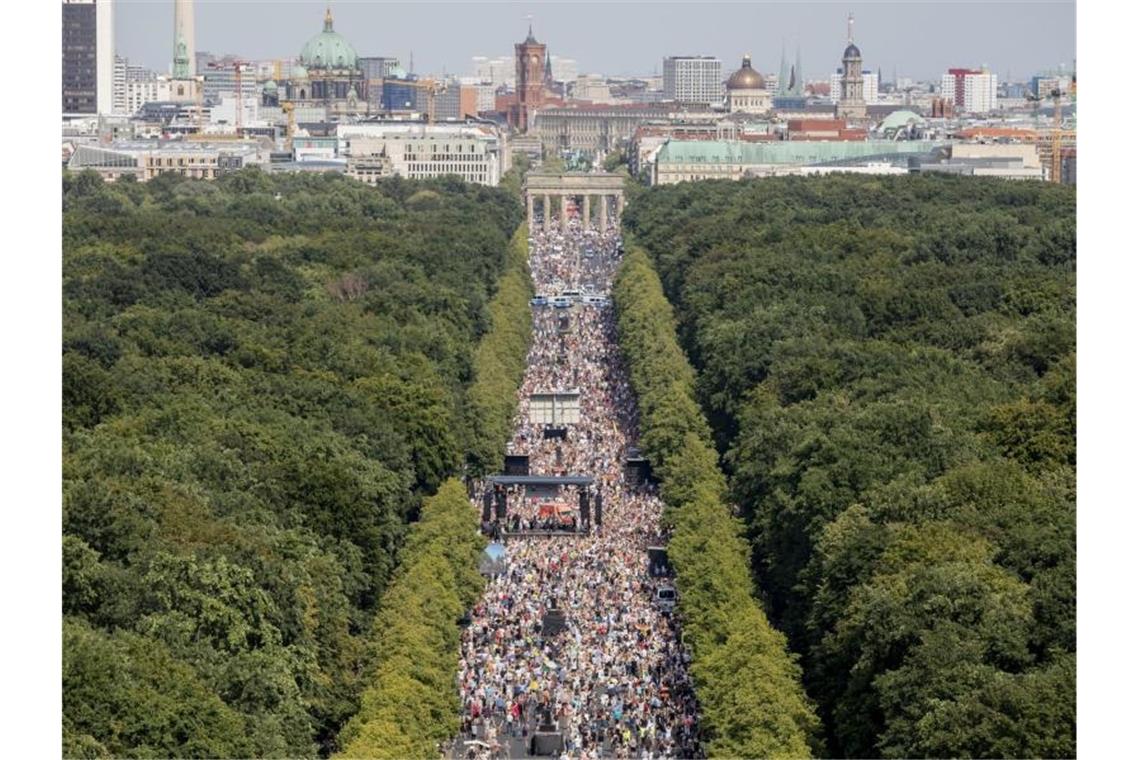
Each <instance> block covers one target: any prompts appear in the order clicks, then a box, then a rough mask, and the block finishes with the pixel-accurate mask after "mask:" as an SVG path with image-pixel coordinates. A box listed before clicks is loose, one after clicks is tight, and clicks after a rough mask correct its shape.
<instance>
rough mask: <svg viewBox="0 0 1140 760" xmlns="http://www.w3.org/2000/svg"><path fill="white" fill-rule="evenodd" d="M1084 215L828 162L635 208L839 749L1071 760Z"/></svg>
mask: <svg viewBox="0 0 1140 760" xmlns="http://www.w3.org/2000/svg"><path fill="white" fill-rule="evenodd" d="M1075 205H1076V204H1075V193H1074V191H1073V190H1072V189H1071V188H1066V187H1060V186H1053V185H1043V184H1040V183H1015V182H1006V181H1000V180H982V179H975V178H960V177H945V176H943V177H891V178H880V177H874V178H870V177H853V176H845V177H844V176H836V177H828V178H811V179H804V178H786V179H764V180H755V181H743V182H739V183H733V182H700V183H684V184H680V185H675V186H671V187H660V188H655V189H653V190H652V191H650V192H645V193H642V194H639V196H638V198H637V199H636V200H635V201H634V202H633V203H631V204H630V205H629V206H627V208H626V211H625V215H624V220H625V224H626V226H627V230H628V231H629V233H631V234H632V235H633V237H634V239H635V240H636V241H637V242H638V243H639V244H641V245H644V246H645V248H646V249H647V250H648V252H649V254H650V258H651V259H652V262H653V265H654V266H655V267H656V269H657V271H658V273H659V274H660V277H661V280H662V282H663V285H664V291H665V294H666V295H667V296H668V298H669V300H670V301H671V302H672V304H673V305H674V308H675V310H676V314H677V320H678V333H679V336H680V341H681V345H682V347H683V348H684V350H685V353H686V354H687V356H688V358H689V359H690V361H691V362H692V364H693V366H694V368H695V370H696V389H697V390H696V397H697V400H698V401H699V402H700V404H701V406H702V407H703V409H704V411H705V413H706V415H707V418H708V419H709V421H710V422H711V425H712V428H713V430H712V432H713V436H714V440H715V443H716V447H717V449H718V450H719V454H720V455H721V457H720V460H721V465H722V467H723V469H724V470H725V472H726V473H727V475H728V482H729V494H730V498H731V501H733V502H734V503H735V504H736V505H738V508H739V510H740V514H741V517H742V518H743V520H744V521H745V523H746V526H747V530H748V536H749V538H750V540H751V545H752V570H753V574H754V578H755V580H756V581H757V585H758V587H759V588H760V589H761V591H762V598H763V600H764V603H765V605H766V608H767V609H768V611H769V614H770V616H771V618H772V620H773V622H774V623H776V624H777V626H778V627H779V628H780V629H781V630H782V631H783V632H784V633H785V634H786V635H787V636H788V639H789V641H790V643H791V646H792V647H793V649H794V650H795V651H797V652H798V653H799V654H800V655H801V658H802V659H801V663H802V665H803V670H804V679H805V684H806V686H807V690H808V694H809V696H810V697H811V698H812V699H813V700H814V701H815V702H816V704H817V706H818V711H819V715H820V718H821V719H822V721H823V726H824V733H825V740H826V743H827V746H826V752H827V753H828V754H832V755H838V756H847V757H867V756H886V757H914V756H941V757H1033V756H1042V757H1067V756H1073V755H1075V753H1076V744H1075V739H1076V720H1075V712H1076V693H1075V692H1076V664H1075V660H1076V617H1075V613H1076V579H1075V573H1076V570H1075V568H1076V557H1075V554H1076V539H1075V534H1076V512H1075V479H1076V478H1075V464H1076V455H1075V448H1076V447H1075V441H1076V430H1075V421H1076V395H1075V385H1076V377H1075V374H1076V373H1075V350H1076V346H1075V343H1076V338H1075V335H1076V330H1075V314H1076V296H1075V280H1076V233H1075V231H1076V221H1075ZM646 435H647V436H648V435H649V434H648V432H647V434H646ZM672 551H673V549H672V548H671V552H672ZM683 598H684V597H683V596H682V599H683Z"/></svg>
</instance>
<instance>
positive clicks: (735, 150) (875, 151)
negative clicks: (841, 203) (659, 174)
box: [657, 140, 941, 165]
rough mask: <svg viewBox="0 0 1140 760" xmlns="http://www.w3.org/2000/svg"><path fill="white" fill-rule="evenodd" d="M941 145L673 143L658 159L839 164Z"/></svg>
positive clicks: (877, 142)
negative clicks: (839, 162)
mask: <svg viewBox="0 0 1140 760" xmlns="http://www.w3.org/2000/svg"><path fill="white" fill-rule="evenodd" d="M940 145H941V143H935V142H928V141H904V142H896V141H894V140H859V141H852V142H846V141H810V142H801V141H781V142H740V141H728V140H700V141H693V140H670V141H669V142H667V143H666V144H665V145H664V146H663V147H662V148H661V152H660V153H658V155H657V161H658V163H659V164H728V163H736V164H805V165H811V164H826V163H833V162H838V161H850V160H853V159H862V158H869V157H873V156H894V155H906V154H926V153H929V152H930V151H932V150H934V149H935V148H937V147H939V146H940Z"/></svg>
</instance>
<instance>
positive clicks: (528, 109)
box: [514, 26, 546, 132]
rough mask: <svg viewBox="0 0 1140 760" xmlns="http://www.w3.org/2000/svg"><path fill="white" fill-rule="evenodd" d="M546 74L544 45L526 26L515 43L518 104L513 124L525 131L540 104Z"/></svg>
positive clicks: (528, 127)
mask: <svg viewBox="0 0 1140 760" xmlns="http://www.w3.org/2000/svg"><path fill="white" fill-rule="evenodd" d="M545 76H546V45H544V44H542V43H541V42H539V41H538V40H536V39H535V38H534V30H533V28H531V27H529V26H528V27H527V34H526V39H525V40H523V41H522V42H520V43H518V44H516V45H515V97H516V98H518V106H517V109H516V111H515V119H514V122H515V124H514V126H515V128H516V129H518V131H520V132H526V131H527V130H528V129H530V126H531V125H532V124H533V122H534V112H535V111H536V110H537V109H538V108H539V107H540V106H541V105H542V101H543V80H544V79H545Z"/></svg>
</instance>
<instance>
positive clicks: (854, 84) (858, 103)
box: [835, 13, 867, 119]
mask: <svg viewBox="0 0 1140 760" xmlns="http://www.w3.org/2000/svg"><path fill="white" fill-rule="evenodd" d="M835 115H836V116H838V117H839V118H841V119H865V118H867V103H866V101H864V100H863V53H862V52H860V50H859V48H858V47H857V46H856V45H855V14H853V13H851V14H848V16H847V48H846V49H845V50H844V51H843V75H842V77H841V78H840V80H839V103H838V105H837V106H836V109H835Z"/></svg>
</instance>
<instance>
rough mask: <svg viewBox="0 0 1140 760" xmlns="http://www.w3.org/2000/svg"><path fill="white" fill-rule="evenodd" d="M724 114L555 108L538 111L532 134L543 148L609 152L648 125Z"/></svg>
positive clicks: (667, 108) (663, 106)
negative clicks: (534, 134)
mask: <svg viewBox="0 0 1140 760" xmlns="http://www.w3.org/2000/svg"><path fill="white" fill-rule="evenodd" d="M722 117H723V114H717V113H714V112H712V111H710V110H708V109H707V108H705V109H703V110H700V111H684V110H682V109H679V108H678V107H677V104H675V103H634V104H628V105H626V104H622V105H579V106H561V107H559V106H555V107H549V108H544V109H542V110H541V111H539V112H538V116H537V118H536V120H535V131H536V132H537V133H538V137H539V138H540V139H541V141H542V145H543V147H544V148H546V149H555V150H583V151H587V152H592V151H595V150H604V151H609V150H613V149H614V148H617V147H618V146H619V145H621V144H622V143H624V142H627V141H629V140H630V139H632V138H633V136H634V134H635V133H636V132H637V129H638V127H640V126H642V125H644V124H649V123H654V122H656V123H670V122H671V123H674V124H681V123H705V124H711V123H714V122H715V121H716V120H717V119H719V118H722Z"/></svg>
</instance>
